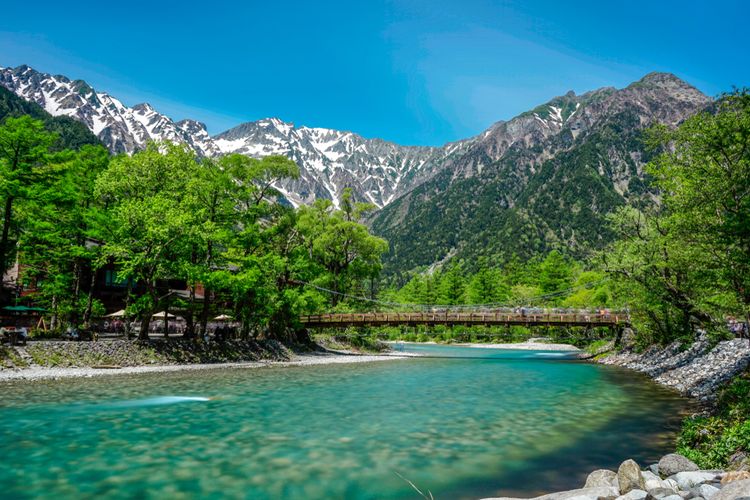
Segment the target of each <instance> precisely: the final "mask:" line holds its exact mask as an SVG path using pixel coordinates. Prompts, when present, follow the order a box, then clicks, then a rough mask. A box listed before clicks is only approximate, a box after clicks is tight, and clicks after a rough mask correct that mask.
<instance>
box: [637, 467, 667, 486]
mask: <svg viewBox="0 0 750 500" xmlns="http://www.w3.org/2000/svg"><path fill="white" fill-rule="evenodd" d="M641 475H642V476H643V480H644V481H645V482H646V491H649V490H653V489H654V488H663V487H664V481H662V480H661V478H660V477H659V476H657V475H656V474H654V473H653V472H651V471H650V470H645V471H643V472H641Z"/></svg>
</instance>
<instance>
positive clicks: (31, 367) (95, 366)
mask: <svg viewBox="0 0 750 500" xmlns="http://www.w3.org/2000/svg"><path fill="white" fill-rule="evenodd" d="M1 354H2V356H0V381H10V380H44V379H57V378H71V377H72V378H87V377H95V376H102V375H113V374H137V373H153V372H172V371H180V370H207V369H216V368H262V367H273V366H276V367H284V366H310V365H322V364H336V363H364V362H374V361H389V360H394V359H399V358H406V357H409V355H408V354H403V353H383V354H378V355H367V354H359V353H354V352H344V351H332V350H319V351H316V350H312V351H308V352H295V351H293V350H291V349H290V348H288V347H286V346H284V345H283V344H281V343H279V342H275V341H263V342H255V341H230V342H223V343H214V344H197V343H193V342H184V341H181V340H158V341H149V342H139V341H131V340H105V341H98V342H58V341H40V342H30V343H29V344H28V345H27V346H17V347H14V348H5V349H4V351H3V352H2V353H1Z"/></svg>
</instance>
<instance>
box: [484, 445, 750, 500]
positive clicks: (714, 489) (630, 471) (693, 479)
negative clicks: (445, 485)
mask: <svg viewBox="0 0 750 500" xmlns="http://www.w3.org/2000/svg"><path fill="white" fill-rule="evenodd" d="M748 498H750V472H748V471H747V470H738V471H730V472H726V471H717V470H700V469H699V467H698V466H697V465H696V464H695V463H693V462H691V461H690V460H688V459H687V458H685V457H683V456H681V455H677V454H675V453H672V454H669V455H666V456H664V457H662V459H661V460H659V463H657V464H652V465H650V466H649V467H648V468H646V469H645V470H642V469H641V467H640V466H639V465H638V464H637V463H636V462H635V461H633V460H625V461H624V462H623V463H622V464H621V465H620V467H619V468H618V470H617V471H616V472H615V471H611V470H606V469H600V470H596V471H594V472H592V473H591V474H589V476H588V478H587V479H586V483H585V484H584V485H583V487H582V488H579V489H575V490H569V491H561V492H558V493H550V494H547V495H542V496H538V497H535V498H534V500H605V499H606V500H687V499H694V500H738V499H748ZM485 500H519V499H516V498H511V497H496V498H492V499H485Z"/></svg>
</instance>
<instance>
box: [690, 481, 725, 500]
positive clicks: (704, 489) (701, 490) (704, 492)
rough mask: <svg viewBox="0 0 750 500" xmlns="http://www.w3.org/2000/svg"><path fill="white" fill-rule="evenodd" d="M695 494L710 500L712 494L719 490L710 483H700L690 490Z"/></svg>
mask: <svg viewBox="0 0 750 500" xmlns="http://www.w3.org/2000/svg"><path fill="white" fill-rule="evenodd" d="M690 491H691V492H692V493H693V494H694V495H695V496H699V497H703V498H705V499H706V500H711V498H713V496H714V495H716V494H717V493H718V492H719V488H717V487H716V486H711V485H710V484H701V485H700V486H698V487H697V488H693V489H692V490H690Z"/></svg>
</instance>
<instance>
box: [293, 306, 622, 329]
mask: <svg viewBox="0 0 750 500" xmlns="http://www.w3.org/2000/svg"><path fill="white" fill-rule="evenodd" d="M629 319H630V318H629V316H628V314H627V312H624V311H614V312H611V311H608V312H593V313H592V312H590V311H575V312H568V311H566V312H559V313H558V312H554V311H550V312H541V313H533V314H528V313H525V312H508V311H477V312H454V311H447V310H446V311H434V312H369V313H328V314H314V315H307V316H301V317H300V321H301V322H302V323H303V324H305V325H313V326H324V325H331V326H334V325H337V324H342V325H344V324H345V325H358V324H361V325H378V324H382V325H386V324H452V323H456V324H460V323H470V324H512V325H523V324H529V325H553V324H561V325H570V324H580V325H619V324H626V323H629Z"/></svg>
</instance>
